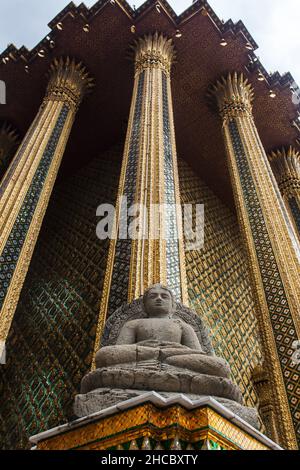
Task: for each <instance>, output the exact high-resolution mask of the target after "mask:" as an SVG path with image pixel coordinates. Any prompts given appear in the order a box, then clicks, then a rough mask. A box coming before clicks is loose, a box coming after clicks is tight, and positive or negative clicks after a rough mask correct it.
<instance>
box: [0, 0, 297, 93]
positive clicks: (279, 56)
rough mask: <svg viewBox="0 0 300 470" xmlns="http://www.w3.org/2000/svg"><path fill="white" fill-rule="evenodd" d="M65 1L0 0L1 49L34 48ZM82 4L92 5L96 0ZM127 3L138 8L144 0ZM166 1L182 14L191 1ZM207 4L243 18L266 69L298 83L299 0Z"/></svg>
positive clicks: (220, 0)
mask: <svg viewBox="0 0 300 470" xmlns="http://www.w3.org/2000/svg"><path fill="white" fill-rule="evenodd" d="M68 3H69V1H68V0H0V51H3V50H4V49H5V48H6V46H7V44H9V43H14V44H15V45H16V46H17V47H20V46H22V45H23V44H24V45H25V46H26V47H28V48H29V49H31V48H32V47H34V46H35V45H36V44H37V43H38V42H39V41H40V39H42V38H43V37H44V36H45V35H46V34H47V32H48V31H49V29H48V28H47V23H49V21H50V20H51V19H52V18H53V17H54V16H55V15H56V14H57V13H58V12H59V11H60V10H62V8H64V7H65V6H66V5H67V4H68ZM74 3H75V4H77V5H78V4H79V3H81V2H80V1H79V0H75V1H74ZM84 3H85V4H86V5H87V6H91V5H93V4H94V3H95V0H85V1H84ZM129 3H130V4H131V5H135V6H136V7H138V6H140V5H141V4H142V3H143V0H129ZM169 3H170V4H171V5H172V7H173V8H174V10H175V11H176V12H177V13H181V12H182V11H183V10H185V9H186V8H187V7H188V6H189V5H190V4H191V3H192V0H169ZM209 3H210V5H211V6H212V7H213V9H214V10H215V12H216V13H217V15H218V16H219V17H220V18H222V19H224V20H227V19H228V18H232V19H233V20H234V21H238V20H239V19H242V20H243V21H244V23H245V25H246V27H247V28H248V29H249V31H250V33H251V34H252V36H253V37H254V39H255V40H256V42H257V43H258V45H259V46H260V47H259V49H258V51H257V54H258V56H259V57H260V58H261V60H262V63H263V65H264V66H265V68H266V69H267V70H268V71H275V70H279V71H280V72H281V73H284V72H287V71H290V72H291V73H292V75H293V76H294V78H295V80H296V81H297V83H298V84H299V86H300V61H299V57H300V34H299V29H300V27H299V25H300V1H299V0H284V1H282V0H209Z"/></svg>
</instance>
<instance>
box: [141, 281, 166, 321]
mask: <svg viewBox="0 0 300 470" xmlns="http://www.w3.org/2000/svg"><path fill="white" fill-rule="evenodd" d="M144 306H145V310H146V312H147V313H148V315H149V317H152V316H169V315H170V314H172V312H173V299H172V296H171V294H170V292H168V291H167V290H166V289H164V288H163V287H159V286H157V287H153V288H152V289H150V290H149V291H148V293H147V295H146V296H145V297H144Z"/></svg>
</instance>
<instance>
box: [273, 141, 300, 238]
mask: <svg viewBox="0 0 300 470" xmlns="http://www.w3.org/2000/svg"><path fill="white" fill-rule="evenodd" d="M269 161H270V162H271V166H272V169H273V171H274V174H275V177H276V180H277V183H278V186H279V189H280V192H281V194H282V197H283V200H284V202H285V205H286V208H287V210H288V213H289V214H290V217H291V220H292V223H293V225H294V228H295V231H296V233H297V235H298V236H299V239H300V152H298V151H297V150H296V149H295V148H293V147H289V148H288V149H287V150H286V149H285V148H282V149H281V150H277V151H276V152H272V153H271V154H270V155H269Z"/></svg>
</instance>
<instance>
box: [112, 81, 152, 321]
mask: <svg viewBox="0 0 300 470" xmlns="http://www.w3.org/2000/svg"><path fill="white" fill-rule="evenodd" d="M144 79H145V72H142V73H141V74H140V76H139V82H138V90H137V98H136V102H135V110H134V117H133V125H132V133H131V136H130V144H129V154H128V162H127V168H126V177H125V187H124V196H126V197H127V204H128V207H130V206H131V205H132V204H133V203H134V200H135V186H136V177H137V166H138V155H139V144H140V129H141V116H142V105H143V89H144V81H145V80H144ZM124 216H125V214H124ZM121 222H122V220H121ZM130 255H131V240H130V239H129V238H128V239H127V240H120V239H118V240H117V242H116V249H115V256H114V266H113V272H112V278H111V288H110V295H109V302H108V310H107V315H108V316H109V315H111V314H112V313H113V312H114V311H115V310H116V309H117V308H119V307H120V306H121V305H122V304H123V303H124V302H127V295H128V283H129V271H130Z"/></svg>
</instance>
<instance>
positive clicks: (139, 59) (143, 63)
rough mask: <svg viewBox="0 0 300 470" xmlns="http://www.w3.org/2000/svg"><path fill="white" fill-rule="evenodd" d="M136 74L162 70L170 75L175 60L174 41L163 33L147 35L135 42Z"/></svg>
mask: <svg viewBox="0 0 300 470" xmlns="http://www.w3.org/2000/svg"><path fill="white" fill-rule="evenodd" d="M133 48H134V51H135V72H136V73H139V72H141V71H143V70H145V69H147V68H160V69H162V70H163V71H164V72H166V73H167V74H170V71H171V66H172V62H173V60H174V58H175V47H174V44H173V40H172V39H169V38H167V37H166V36H164V35H163V34H161V33H158V32H155V33H154V34H147V35H145V36H143V37H140V38H139V39H137V41H135V44H134V46H133Z"/></svg>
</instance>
